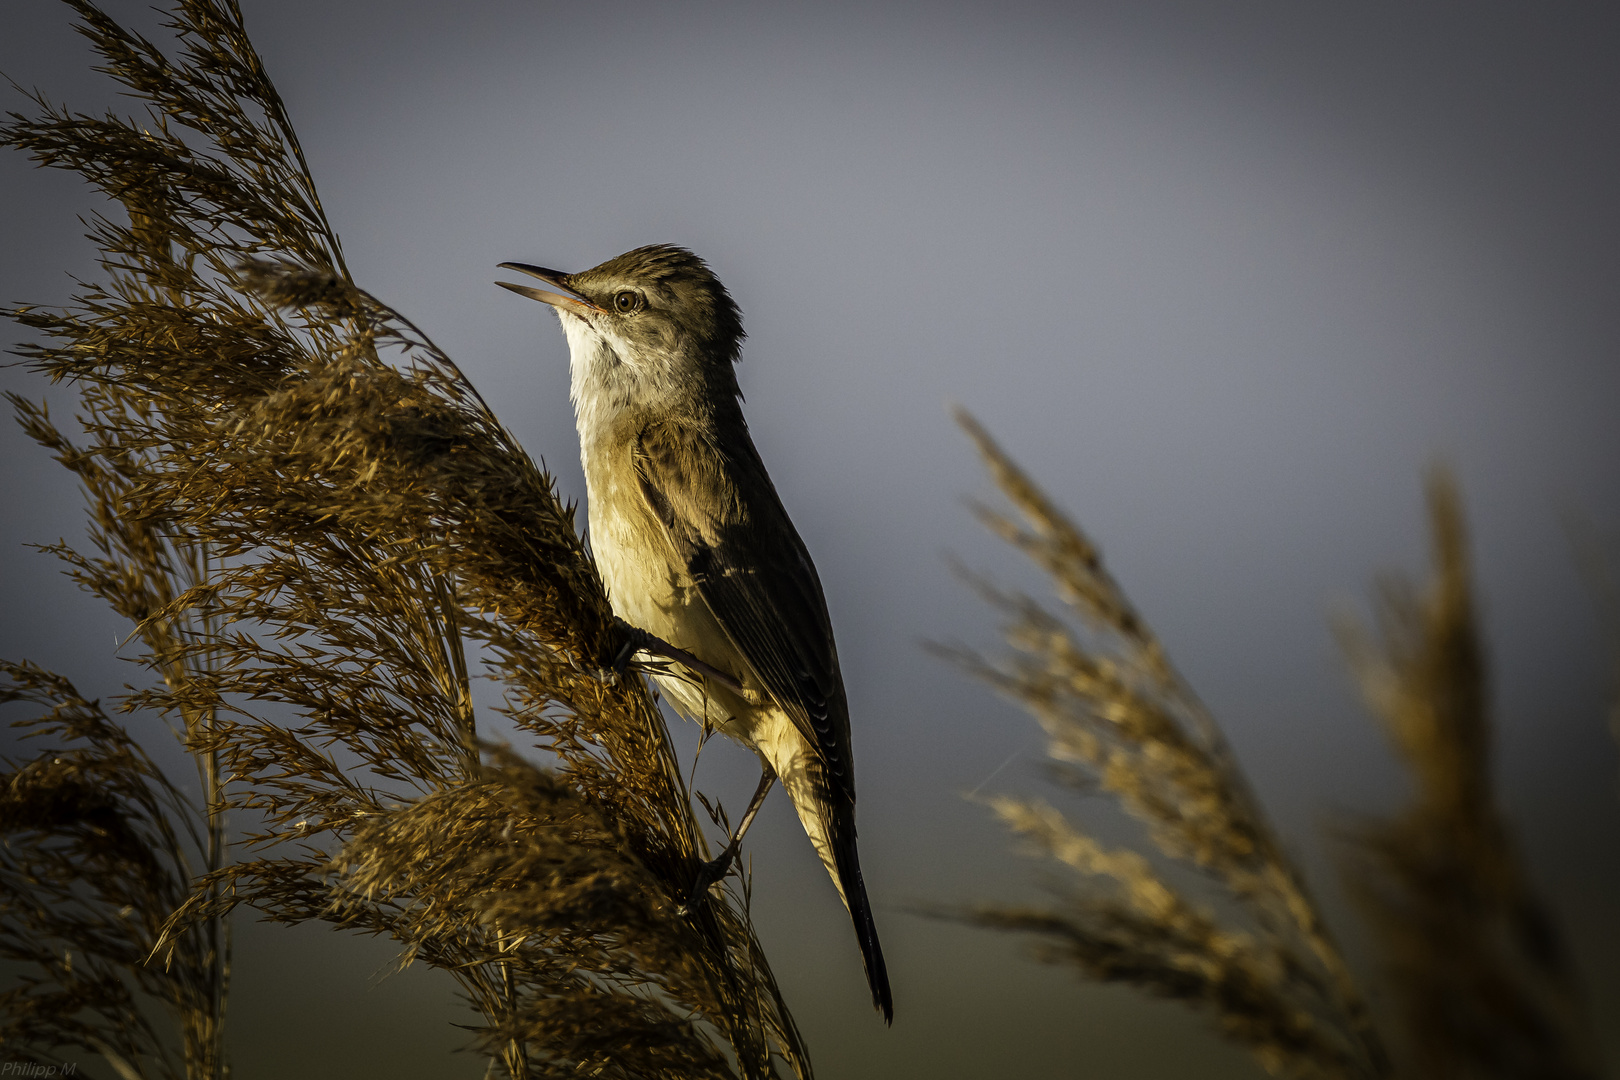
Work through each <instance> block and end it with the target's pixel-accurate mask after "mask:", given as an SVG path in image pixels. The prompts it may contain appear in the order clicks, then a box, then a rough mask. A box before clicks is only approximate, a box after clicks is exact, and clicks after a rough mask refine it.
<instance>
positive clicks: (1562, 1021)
mask: <svg viewBox="0 0 1620 1080" xmlns="http://www.w3.org/2000/svg"><path fill="white" fill-rule="evenodd" d="M958 420H959V421H960V422H961V424H962V426H963V427H964V428H965V429H966V430H967V432H968V434H969V435H970V436H971V437H972V438H973V440H974V442H975V443H977V445H978V448H979V450H980V452H981V454H982V455H983V457H984V460H985V461H986V463H987V464H988V466H989V468H990V472H991V475H992V476H993V477H994V479H995V481H996V484H997V486H998V487H999V488H1000V489H1001V491H1002V493H1003V494H1004V495H1006V497H1007V498H1008V500H1009V501H1010V502H1011V503H1012V504H1013V506H1014V507H1015V508H1016V509H1017V511H1018V515H1019V518H1020V519H1021V520H1020V519H1014V518H1012V517H1009V516H1007V515H1004V514H1001V513H998V512H996V511H994V510H991V509H988V508H985V507H982V506H980V507H976V512H977V514H978V516H979V517H980V519H981V520H982V521H984V523H985V524H986V525H988V526H989V527H990V529H991V530H992V531H994V532H995V533H996V534H997V535H999V536H1000V537H1002V538H1003V539H1004V540H1006V541H1007V542H1008V543H1010V544H1012V545H1013V546H1014V547H1016V548H1018V549H1019V550H1020V551H1022V552H1023V553H1024V554H1025V555H1027V556H1028V557H1029V558H1030V559H1031V560H1032V561H1033V562H1034V563H1035V564H1036V565H1037V566H1038V567H1040V568H1041V569H1042V570H1043V571H1044V572H1045V573H1046V574H1047V575H1048V576H1049V577H1050V579H1051V580H1052V582H1053V584H1054V586H1055V588H1056V591H1057V593H1058V596H1059V598H1060V599H1061V600H1062V601H1063V604H1064V607H1065V612H1064V613H1063V614H1056V613H1053V612H1052V611H1050V610H1048V609H1047V608H1045V607H1043V606H1042V605H1040V604H1039V603H1037V602H1036V601H1035V600H1033V599H1031V598H1029V597H1027V596H1023V595H1018V594H1012V593H1007V592H1004V591H1000V590H998V589H996V588H995V587H993V586H991V585H989V584H988V583H986V582H984V581H983V580H979V579H975V584H976V585H977V587H978V588H979V589H980V591H981V592H982V593H983V594H984V595H985V596H986V597H987V598H988V599H989V600H990V601H991V602H992V603H993V604H995V605H996V606H997V607H998V608H999V609H1000V610H1001V611H1002V612H1003V613H1004V614H1005V615H1006V616H1007V620H1008V621H1007V624H1006V626H1005V634H1006V638H1007V641H1008V642H1009V644H1010V645H1011V646H1012V648H1013V655H1012V656H1011V657H1010V658H1008V659H1006V660H1004V661H991V660H987V659H985V658H984V657H982V656H979V655H977V654H975V653H972V652H969V651H966V650H963V649H950V650H942V651H944V652H946V653H947V655H948V656H949V657H950V658H951V659H953V660H955V661H956V662H957V663H959V664H961V665H962V666H963V667H965V668H966V669H967V670H968V671H970V672H972V673H973V674H975V675H977V676H979V677H981V678H983V679H985V680H986V681H988V682H989V683H990V684H991V685H993V686H995V687H996V688H997V689H999V690H1000V691H1001V692H1003V693H1004V694H1006V695H1007V696H1008V697H1010V698H1012V699H1013V700H1014V701H1017V702H1018V703H1019V704H1020V705H1022V706H1023V707H1024V708H1025V709H1027V710H1028V711H1029V712H1030V713H1032V714H1033V715H1034V716H1035V718H1036V719H1037V720H1038V721H1039V722H1040V724H1041V726H1042V727H1043V728H1044V729H1045V731H1046V735H1047V756H1048V758H1049V759H1050V761H1049V764H1050V766H1051V769H1050V773H1051V776H1052V777H1053V779H1054V780H1055V781H1056V782H1057V783H1058V784H1060V785H1061V786H1063V787H1066V788H1069V789H1071V790H1074V791H1078V792H1081V793H1085V794H1091V793H1093V792H1095V791H1096V790H1097V789H1098V788H1099V787H1100V788H1101V789H1102V790H1103V791H1104V792H1107V793H1109V794H1110V795H1111V796H1112V797H1113V798H1114V800H1115V801H1116V802H1117V803H1118V804H1119V805H1120V806H1121V807H1122V808H1123V809H1124V810H1126V811H1127V812H1128V813H1129V814H1130V815H1131V816H1132V817H1134V818H1135V819H1136V820H1137V821H1138V822H1140V823H1141V824H1142V825H1143V826H1144V827H1145V830H1146V833H1147V836H1148V839H1149V840H1150V841H1151V843H1152V846H1153V848H1154V849H1156V853H1157V858H1156V859H1152V858H1149V857H1148V856H1145V855H1143V854H1140V853H1137V852H1134V851H1130V850H1123V849H1118V848H1109V847H1106V846H1105V845H1103V844H1102V843H1101V842H1099V841H1098V840H1097V839H1096V838H1094V837H1092V836H1090V835H1088V834H1086V833H1085V832H1084V831H1082V830H1081V829H1080V828H1079V827H1077V826H1076V825H1074V824H1073V823H1072V822H1070V821H1068V820H1066V819H1065V818H1064V817H1063V815H1062V814H1060V813H1059V812H1058V811H1057V810H1055V809H1054V808H1052V807H1051V806H1049V805H1047V804H1045V803H1041V802H1034V801H1028V800H1018V799H1010V798H995V799H991V800H989V801H990V805H991V806H992V808H993V809H994V811H995V812H996V814H997V815H998V816H1000V817H1001V818H1002V820H1003V821H1004V822H1006V823H1007V824H1008V825H1009V826H1010V827H1011V828H1012V829H1013V830H1014V831H1015V832H1016V833H1018V834H1019V835H1020V836H1021V837H1022V838H1023V839H1024V840H1025V841H1026V842H1028V844H1029V845H1030V847H1031V848H1032V849H1033V851H1034V853H1036V854H1037V855H1042V856H1045V857H1048V858H1050V859H1053V860H1055V861H1056V862H1057V863H1059V864H1061V865H1063V866H1065V867H1067V868H1068V869H1069V870H1070V871H1072V872H1073V874H1074V875H1075V877H1076V878H1077V880H1071V879H1067V878H1066V879H1065V880H1064V882H1063V883H1061V884H1059V885H1057V886H1056V887H1055V888H1056V893H1057V896H1056V904H1055V905H1054V906H1052V907H1047V908H1007V907H997V906H991V905H983V906H979V907H977V908H974V909H972V910H969V911H960V910H958V911H955V912H949V913H948V914H949V915H951V916H952V917H956V918H962V919H966V920H968V921H970V922H972V923H975V924H977V925H980V926H986V927H992V928H996V929H1002V930H1014V931H1023V932H1027V933H1031V934H1033V935H1035V938H1036V940H1037V941H1038V942H1039V945H1038V955H1039V956H1040V957H1041V958H1042V959H1044V960H1045V961H1047V962H1050V963H1055V964H1062V965H1070V966H1073V967H1076V968H1078V969H1079V970H1080V971H1082V972H1083V973H1085V974H1086V975H1087V976H1089V977H1091V978H1095V979H1100V980H1109V981H1118V982H1126V983H1130V984H1132V985H1135V986H1137V987H1139V988H1141V989H1143V990H1146V991H1148V992H1149V993H1152V994H1156V995H1159V996H1163V997H1168V998H1175V999H1179V1000H1182V1001H1186V1002H1187V1003H1189V1004H1191V1005H1194V1006H1197V1007H1200V1008H1202V1009H1204V1010H1205V1011H1206V1012H1208V1013H1210V1014H1211V1015H1213V1017H1214V1018H1215V1020H1216V1022H1217V1023H1218V1025H1219V1027H1220V1030H1221V1031H1222V1032H1223V1033H1224V1034H1225V1035H1226V1036H1227V1037H1229V1038H1231V1039H1233V1040H1234V1041H1236V1042H1239V1043H1241V1044H1244V1045H1246V1046H1247V1047H1248V1048H1249V1049H1250V1050H1251V1051H1252V1052H1253V1053H1254V1054H1255V1056H1256V1057H1257V1058H1258V1060H1259V1061H1260V1062H1261V1064H1262V1065H1264V1066H1265V1067H1266V1069H1267V1070H1268V1071H1270V1072H1273V1073H1276V1074H1279V1075H1285V1076H1299V1077H1377V1076H1385V1075H1389V1074H1391V1073H1392V1071H1393V1065H1392V1062H1391V1061H1390V1059H1389V1057H1388V1056H1387V1054H1386V1051H1385V1049H1384V1043H1383V1040H1382V1039H1381V1038H1380V1036H1379V1034H1378V1032H1377V1031H1376V1030H1375V1028H1374V1025H1373V1023H1372V1022H1371V1020H1370V1018H1369V1015H1368V1010H1367V1007H1366V1005H1365V1003H1364V1000H1363V998H1362V996H1361V994H1360V992H1359V991H1358V990H1357V988H1356V986H1355V983H1354V982H1353V981H1352V979H1351V976H1350V974H1349V971H1348V969H1347V966H1346V964H1345V961H1344V959H1343V957H1342V956H1341V954H1340V952H1339V950H1338V948H1337V947H1336V946H1335V944H1334V942H1333V940H1332V938H1331V937H1330V935H1329V932H1328V929H1327V927H1326V926H1325V924H1324V923H1323V920H1322V917H1321V915H1320V914H1319V912H1318V910H1317V908H1316V906H1315V904H1314V903H1313V901H1312V900H1311V897H1310V895H1309V893H1308V892H1307V890H1306V887H1305V883H1304V880H1303V878H1302V876H1301V875H1300V873H1299V871H1298V870H1297V869H1296V868H1295V867H1294V866H1293V864H1292V863H1291V862H1290V861H1289V859H1288V858H1287V855H1286V853H1285V852H1284V850H1283V849H1282V847H1281V845H1280V844H1279V843H1278V841H1277V838H1276V836H1275V834H1274V832H1273V831H1272V829H1271V826H1270V825H1269V824H1268V823H1267V821H1266V819H1265V817H1264V815H1263V812H1262V810H1261V808H1260V806H1259V804H1258V803H1257V802H1256V800H1255V798H1254V796H1253V795H1252V794H1251V793H1250V791H1249V788H1248V785H1247V784H1246V783H1245V781H1244V779H1243V777H1242V775H1241V774H1240V772H1239V771H1238V767H1237V764H1236V763H1235V762H1234V760H1233V759H1232V755H1231V753H1230V751H1229V750H1228V748H1227V746H1226V744H1225V741H1224V740H1223V738H1222V736H1221V733H1220V731H1219V729H1218V728H1217V726H1216V724H1215V722H1214V720H1213V718H1212V717H1211V716H1210V715H1209V714H1208V712H1207V711H1206V710H1205V709H1204V707H1203V706H1202V705H1201V704H1200V703H1199V702H1198V700H1197V698H1196V697H1195V696H1194V695H1193V693H1192V691H1191V690H1190V689H1189V688H1188V687H1187V685H1186V683H1185V682H1184V681H1183V680H1182V679H1181V677H1180V676H1179V675H1178V674H1177V673H1176V672H1175V670H1174V669H1173V668H1172V666H1171V665H1170V663H1169V661H1168V659H1167V658H1166V656H1165V653H1164V650H1163V648H1162V647H1161V645H1160V643H1159V641H1158V640H1157V638H1155V637H1154V635H1153V633H1152V631H1151V630H1149V629H1148V628H1147V626H1146V625H1145V624H1144V623H1143V621H1142V619H1141V618H1140V616H1139V615H1138V614H1137V613H1136V611H1135V610H1134V609H1133V608H1132V606H1131V604H1130V601H1129V600H1128V599H1127V598H1126V597H1125V595H1124V593H1123V592H1121V590H1120V589H1119V587H1118V586H1117V585H1116V584H1115V583H1114V581H1113V579H1112V578H1111V577H1110V576H1109V574H1108V572H1107V570H1106V569H1104V567H1103V564H1102V560H1101V558H1100V556H1099V555H1098V553H1097V550H1096V548H1095V547H1093V545H1092V544H1091V542H1090V541H1089V540H1088V539H1087V538H1086V537H1085V535H1084V534H1082V533H1081V532H1080V531H1079V529H1077V528H1076V527H1075V526H1074V525H1073V524H1072V523H1070V522H1069V521H1068V519H1067V518H1066V517H1064V515H1063V514H1062V513H1061V512H1060V511H1059V510H1058V509H1057V508H1056V507H1054V506H1053V505H1052V503H1051V502H1050V501H1049V500H1048V499H1047V498H1046V497H1045V496H1044V495H1043V494H1042V493H1041V492H1040V491H1039V490H1038V489H1037V488H1036V487H1035V486H1034V485H1033V483H1031V481H1030V480H1029V478H1028V477H1027V476H1025V475H1024V473H1023V472H1021V471H1020V470H1019V469H1018V467H1017V466H1016V465H1014V464H1013V462H1012V461H1011V460H1009V459H1008V458H1007V456H1006V455H1005V454H1004V453H1003V452H1002V451H1001V450H1000V448H998V447H997V446H996V444H995V443H994V442H993V441H992V440H991V439H990V437H989V436H988V435H987V434H986V433H985V431H984V429H983V428H981V427H980V426H979V425H978V424H977V423H975V422H974V421H973V420H972V419H971V418H970V417H968V416H967V415H965V414H958ZM1430 504H1431V509H1432V518H1433V530H1434V544H1435V553H1436V567H1437V579H1436V582H1435V584H1434V585H1433V586H1432V587H1431V588H1430V589H1429V590H1428V591H1427V592H1426V593H1425V594H1423V595H1421V596H1420V595H1418V594H1416V593H1415V592H1414V591H1413V590H1412V589H1411V587H1410V586H1408V585H1405V584H1403V583H1401V582H1399V581H1398V580H1393V579H1392V580H1391V581H1389V582H1386V583H1385V585H1384V588H1383V591H1382V593H1381V597H1380V598H1381V601H1382V604H1381V606H1380V608H1379V622H1378V626H1379V631H1380V633H1379V637H1378V639H1377V642H1376V643H1375V642H1374V641H1373V639H1371V638H1370V637H1369V636H1368V635H1366V634H1365V633H1363V632H1360V631H1358V630H1355V629H1353V628H1348V627H1347V628H1346V629H1345V630H1344V631H1343V637H1344V640H1345V642H1346V645H1347V647H1348V649H1349V653H1350V656H1351V659H1352V663H1353V666H1354V669H1355V671H1356V673H1357V675H1358V677H1359V680H1360V682H1361V685H1362V687H1363V690H1364V692H1365V695H1366V698H1367V700H1368V703H1369V705H1370V706H1371V708H1372V709H1373V711H1374V712H1375V713H1376V714H1377V715H1378V716H1379V717H1380V719H1382V720H1383V722H1384V724H1385V726H1386V728H1387V729H1388V731H1389V733H1390V735H1391V737H1392V739H1393V741H1394V743H1395V745H1396V748H1397V750H1398V751H1399V753H1400V755H1401V757H1402V759H1403V760H1404V761H1405V762H1406V764H1407V765H1408V766H1409V767H1410V769H1411V771H1412V773H1413V777H1414V780H1415V786H1416V790H1417V798H1416V800H1415V802H1414V804H1413V806H1412V807H1411V808H1410V809H1409V810H1407V811H1406V812H1405V813H1404V814H1402V815H1401V816H1399V817H1397V818H1395V819H1393V820H1390V821H1384V822H1367V823H1365V824H1363V825H1362V826H1361V827H1360V828H1359V829H1358V830H1357V831H1356V833H1355V835H1354V836H1353V838H1352V843H1351V845H1350V855H1349V857H1348V858H1347V859H1346V870H1347V879H1348V880H1349V882H1350V883H1351V889H1352V892H1353V893H1354V895H1355V896H1356V898H1357V899H1358V900H1359V902H1360V904H1361V906H1362V908H1363V910H1364V911H1365V912H1366V913H1367V914H1368V915H1369V917H1370V920H1371V922H1372V924H1373V926H1374V928H1375V930H1376V931H1377V934H1378V937H1379V939H1380V941H1381V943H1382V945H1383V947H1384V949H1385V952H1386V959H1387V961H1388V963H1387V967H1388V971H1389V977H1390V982H1391V983H1392V985H1393V988H1394V990H1395V992H1396V996H1397V997H1398V999H1399V1000H1400V1002H1401V1004H1402V1020H1403V1023H1402V1032H1401V1033H1402V1035H1403V1045H1404V1046H1405V1047H1406V1048H1407V1049H1408V1051H1409V1054H1410V1061H1409V1062H1407V1063H1406V1064H1407V1069H1404V1070H1403V1072H1404V1071H1408V1070H1409V1072H1410V1075H1413V1076H1417V1077H1423V1078H1425V1080H1431V1078H1439V1080H1448V1078H1470V1080H1475V1078H1477V1080H1486V1078H1500V1080H1507V1078H1515V1080H1528V1078H1531V1077H1538V1078H1545V1080H1577V1078H1595V1077H1596V1076H1598V1075H1599V1072H1598V1069H1597V1068H1596V1066H1595V1065H1594V1064H1593V1062H1594V1061H1595V1057H1594V1056H1593V1055H1594V1051H1593V1045H1592V1040H1591V1037H1590V1032H1589V1030H1588V1029H1587V1028H1586V1026H1585V1023H1584V1019H1583V1012H1582V1008H1581V1002H1580V997H1579V993H1578V988H1577V986H1576V985H1575V980H1574V978H1573V976H1572V973H1571V970H1570V967H1569V965H1568V963H1567V961H1566V960H1565V958H1564V955H1563V952H1562V949H1561V947H1560V946H1559V944H1558V940H1557V935H1556V932H1555V930H1554V927H1553V925H1552V923H1551V921H1550V919H1549V918H1548V916H1547V914H1546V912H1545V911H1544V910H1543V909H1542V907H1541V905H1540V904H1539V902H1538V901H1537V900H1536V899H1535V897H1534V896H1533V895H1532V894H1531V891H1530V889H1529V886H1528V883H1527V879H1526V876H1525V873H1524V870H1523V868H1522V866H1521V864H1520V862H1519V859H1518V856H1517V854H1516V853H1515V851H1514V849H1513V845H1512V844H1511V842H1510V841H1509V839H1508V836H1507V831H1506V828H1505V827H1504V825H1503V823H1502V821H1501V819H1500V817H1499V815H1498V813H1497V811H1496V809H1495V805H1494V800H1493V797H1492V794H1491V787H1490V775H1489V763H1490V754H1489V742H1490V735H1489V726H1488V723H1487V716H1486V712H1487V710H1486V689H1485V662H1484V658H1483V656H1482V654H1481V651H1480V646H1479V642H1478V637H1477V632H1476V630H1475V626H1474V612H1473V605H1472V600H1471V596H1470V584H1469V569H1468V560H1467V552H1466V549H1465V544H1464V538H1463V524H1462V511H1461V508H1460V504H1459V500H1458V497H1457V494H1456V491H1455V488H1454V487H1453V485H1452V484H1451V482H1450V480H1449V479H1448V478H1447V477H1446V476H1445V475H1444V474H1443V473H1442V474H1437V475H1436V478H1435V479H1434V480H1433V482H1432V483H1431V486H1430ZM1176 866H1179V867H1181V868H1183V869H1187V868H1190V869H1192V870H1195V871H1196V872H1197V876H1198V877H1201V878H1202V879H1203V880H1204V881H1205V882H1206V883H1208V886H1209V887H1206V888H1203V889H1200V890H1199V891H1198V893H1197V894H1196V895H1194V894H1192V893H1189V892H1187V891H1183V890H1181V889H1178V888H1177V887H1176V886H1175V885H1174V884H1173V883H1172V882H1171V881H1170V880H1167V878H1166V876H1165V873H1164V872H1165V871H1166V870H1168V869H1169V868H1171V867H1176Z"/></svg>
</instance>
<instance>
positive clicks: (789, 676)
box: [634, 421, 855, 803]
mask: <svg viewBox="0 0 1620 1080" xmlns="http://www.w3.org/2000/svg"><path fill="white" fill-rule="evenodd" d="M738 427H739V436H738V437H737V438H735V439H728V440H726V441H725V443H724V444H722V442H721V441H720V440H718V439H716V438H715V437H714V436H713V435H711V434H710V433H708V432H705V431H700V430H697V429H694V428H692V427H689V426H686V425H680V424H674V423H669V422H667V421H659V422H654V423H652V424H649V425H648V426H647V427H646V428H644V429H643V430H642V432H641V434H640V436H639V438H638V439H637V441H636V445H635V450H634V453H635V465H636V475H637V478H638V479H639V480H640V483H641V492H642V495H643V496H644V497H645V498H646V500H647V504H648V506H649V507H650V508H651V509H652V511H653V514H654V515H655V516H656V517H657V518H658V520H659V521H661V522H662V523H663V525H664V531H665V533H666V535H667V536H668V538H669V541H670V544H671V546H672V548H673V549H674V552H675V554H676V557H677V558H679V559H680V560H681V561H682V562H683V563H684V565H685V567H686V570H687V572H688V573H689V574H690V575H691V577H692V580H693V582H694V584H695V586H696V588H697V591H698V594H699V595H700V596H701V597H702V598H703V601H704V603H706V604H708V606H709V610H710V611H711V612H713V614H714V617H715V618H716V619H717V620H718V621H719V623H720V625H721V626H722V627H723V628H724V629H725V632H726V634H727V636H729V637H730V639H731V642H732V644H733V645H735V646H736V647H737V650H738V651H739V652H740V653H741V654H742V655H743V656H744V657H745V658H746V659H747V661H748V663H749V665H750V666H751V667H752V668H753V674H754V675H755V677H756V678H757V679H758V681H759V683H760V684H761V685H763V686H764V688H765V690H766V692H767V693H769V694H770V696H771V697H772V698H773V699H774V700H775V701H776V703H777V705H779V706H780V707H781V708H782V709H783V711H785V712H786V713H787V714H788V716H789V717H790V718H791V719H792V721H793V724H794V726H795V727H797V728H798V729H799V732H800V733H801V734H802V735H803V736H804V737H805V739H806V740H808V741H809V743H810V745H811V746H813V747H815V749H816V752H817V754H818V755H819V757H820V758H821V761H822V764H823V766H824V767H825V769H826V777H827V783H828V786H829V788H831V789H832V791H836V792H838V793H839V794H841V795H843V796H845V797H846V798H847V799H848V800H849V802H851V803H853V802H854V801H855V770H854V763H853V761H852V760H851V756H850V743H849V704H848V701H847V699H846V698H845V696H844V680H843V677H842V676H841V675H840V674H839V670H838V652H837V649H836V648H835V647H834V645H833V635H832V623H831V622H830V620H829V619H828V617H827V602H826V599H825V597H824V596H823V595H822V592H821V580H820V579H819V578H818V577H817V576H816V568H815V566H814V565H812V564H811V562H810V554H809V552H807V551H806V550H805V547H804V541H803V540H801V539H799V534H798V532H797V530H795V529H794V528H793V523H792V522H791V521H790V520H788V516H787V511H786V510H784V509H783V508H782V502H781V500H780V499H779V498H778V497H777V494H776V488H775V487H773V486H772V484H771V480H770V477H769V476H768V475H767V474H766V472H765V466H764V463H763V462H761V461H760V459H759V453H758V451H756V450H755V449H754V444H753V440H752V439H750V438H749V437H748V434H747V429H746V428H742V427H741V425H740V424H739V425H738ZM699 659H702V658H701V657H700V658H699Z"/></svg>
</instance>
